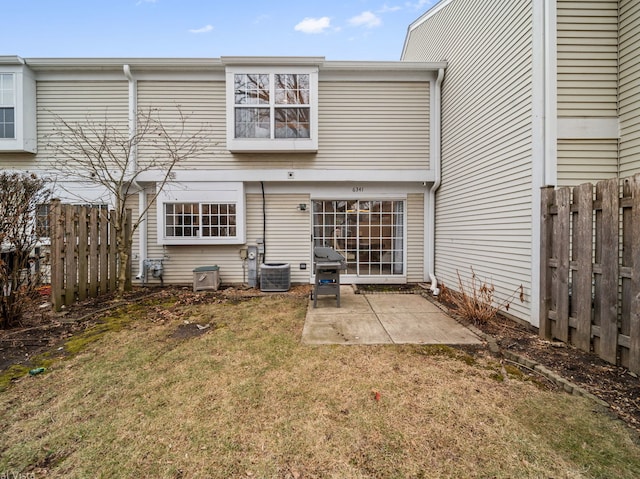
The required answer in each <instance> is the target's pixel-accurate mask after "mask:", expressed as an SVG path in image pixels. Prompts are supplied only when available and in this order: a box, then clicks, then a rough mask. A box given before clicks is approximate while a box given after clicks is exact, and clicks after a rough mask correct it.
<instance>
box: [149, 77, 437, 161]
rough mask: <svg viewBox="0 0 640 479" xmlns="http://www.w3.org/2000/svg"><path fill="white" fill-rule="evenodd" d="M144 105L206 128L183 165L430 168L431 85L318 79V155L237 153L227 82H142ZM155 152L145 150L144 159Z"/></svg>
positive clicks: (168, 118) (190, 126) (191, 128)
mask: <svg viewBox="0 0 640 479" xmlns="http://www.w3.org/2000/svg"><path fill="white" fill-rule="evenodd" d="M138 105H139V107H140V108H141V109H143V110H148V109H149V108H154V109H158V111H159V112H160V117H161V118H162V119H163V120H164V121H165V122H166V123H167V124H168V125H174V127H178V126H179V124H180V120H179V115H178V109H177V106H180V109H181V111H182V113H184V114H185V115H186V116H187V117H188V119H187V122H186V126H187V132H190V133H191V134H193V133H196V132H198V131H200V130H202V131H203V132H205V137H206V142H208V143H209V146H208V148H207V149H206V151H204V152H203V154H201V155H199V156H198V157H197V158H190V159H189V160H188V161H186V162H185V163H184V164H183V165H182V167H184V168H200V169H265V168H278V169H282V168H291V169H301V168H309V169H363V170H364V169H372V168H374V169H393V170H396V169H403V168H406V169H423V170H424V169H427V168H428V167H429V158H428V157H429V82H427V81H425V82H402V81H398V82H337V81H332V82H325V81H321V82H320V84H319V110H318V111H319V120H318V123H319V126H318V129H319V132H318V137H319V150H318V153H317V154H316V153H278V154H266V153H259V154H248V153H243V154H231V153H230V152H229V151H228V150H227V149H226V110H225V108H226V106H225V86H224V83H223V82H204V81H191V82H189V81H184V82H168V81H166V82H160V81H140V82H138ZM149 154H150V152H149V150H145V149H144V148H142V149H141V155H140V156H141V161H144V159H145V157H147V158H148V156H149Z"/></svg>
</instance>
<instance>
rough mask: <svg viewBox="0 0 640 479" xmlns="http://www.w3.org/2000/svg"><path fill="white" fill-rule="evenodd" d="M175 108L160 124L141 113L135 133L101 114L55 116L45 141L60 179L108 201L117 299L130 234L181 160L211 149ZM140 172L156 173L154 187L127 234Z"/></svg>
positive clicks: (154, 114) (155, 114) (154, 113)
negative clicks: (91, 188)
mask: <svg viewBox="0 0 640 479" xmlns="http://www.w3.org/2000/svg"><path fill="white" fill-rule="evenodd" d="M176 108H177V117H176V118H175V119H174V120H172V121H167V120H163V119H162V118H161V116H160V111H159V110H157V109H150V110H147V111H140V112H138V114H137V119H136V125H135V128H132V129H131V130H129V131H125V129H124V128H122V127H121V125H117V124H114V123H112V122H110V121H109V120H108V118H107V117H106V115H105V118H104V119H102V120H100V121H97V120H95V119H92V118H87V119H86V120H85V121H83V122H82V123H80V122H70V121H67V120H65V119H63V118H60V117H59V116H56V121H57V124H58V125H59V126H58V127H57V128H56V130H55V131H54V133H53V134H52V135H51V136H50V139H49V142H48V146H49V147H50V148H51V149H52V151H53V152H54V156H55V160H56V161H55V163H56V166H55V169H56V171H57V173H58V174H59V178H60V179H63V180H67V181H75V182H80V183H82V184H85V185H92V186H95V187H98V188H101V189H104V190H105V191H106V192H107V193H108V194H109V196H110V197H111V198H110V201H111V202H112V203H113V204H112V206H113V208H114V213H113V214H114V215H115V221H114V227H115V231H116V249H117V252H118V267H119V268H118V281H117V283H118V293H119V294H120V295H121V294H122V293H123V292H124V290H125V284H126V278H127V267H128V266H127V265H128V263H129V258H131V248H132V242H133V235H134V234H135V232H136V230H137V229H138V227H139V226H140V223H141V221H142V220H143V219H144V217H145V215H146V213H147V211H148V209H149V208H150V207H151V206H152V205H153V203H154V202H155V200H156V198H157V196H158V194H159V192H160V191H161V190H162V188H163V187H164V185H165V184H166V183H167V182H168V181H170V180H171V179H172V177H173V173H174V169H175V168H176V167H177V166H178V165H180V164H181V163H183V162H185V161H186V160H188V159H191V158H195V157H197V156H200V155H201V154H203V153H204V152H205V151H206V149H207V148H208V147H210V146H211V140H210V134H209V135H207V128H206V127H205V126H204V125H201V126H200V127H196V128H193V124H191V123H190V122H189V118H188V117H187V116H185V115H184V114H183V112H182V110H181V109H180V107H176ZM139 153H143V154H140V155H139ZM139 156H140V158H139ZM142 157H143V158H142ZM145 173H155V174H156V176H155V177H154V178H153V180H154V181H155V183H156V186H157V187H156V188H155V189H154V190H153V192H152V193H151V196H152V198H151V201H149V202H148V203H147V206H146V208H145V209H144V210H142V211H139V212H138V216H137V218H132V221H131V229H130V234H128V235H127V232H126V230H125V224H126V220H127V218H126V215H127V205H128V200H129V198H131V197H132V196H133V195H137V194H138V193H139V191H140V190H141V188H142V187H141V186H140V184H139V180H140V179H141V177H142V175H144V174H145ZM147 181H149V180H148V179H147ZM71 193H73V192H71Z"/></svg>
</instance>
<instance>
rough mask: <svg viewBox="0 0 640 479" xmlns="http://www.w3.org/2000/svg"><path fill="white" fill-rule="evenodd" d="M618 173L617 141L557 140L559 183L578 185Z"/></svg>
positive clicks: (613, 176) (614, 175)
mask: <svg viewBox="0 0 640 479" xmlns="http://www.w3.org/2000/svg"><path fill="white" fill-rule="evenodd" d="M617 175H618V140H616V139H610V140H606V139H605V140H585V139H581V140H558V186H576V185H580V184H582V183H587V182H591V183H593V182H597V181H600V180H606V179H609V178H615V177H616V176H617Z"/></svg>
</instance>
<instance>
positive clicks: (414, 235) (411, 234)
mask: <svg viewBox="0 0 640 479" xmlns="http://www.w3.org/2000/svg"><path fill="white" fill-rule="evenodd" d="M421 281H424V194H418V193H412V194H409V195H407V282H409V283H419V282H421Z"/></svg>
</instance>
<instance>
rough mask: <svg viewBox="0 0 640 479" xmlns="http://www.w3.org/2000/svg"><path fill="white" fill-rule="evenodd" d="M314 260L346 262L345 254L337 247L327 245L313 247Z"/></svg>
mask: <svg viewBox="0 0 640 479" xmlns="http://www.w3.org/2000/svg"><path fill="white" fill-rule="evenodd" d="M313 256H314V260H315V261H316V263H317V262H325V261H327V262H332V263H333V262H336V261H339V262H344V256H342V255H341V254H340V253H338V252H337V251H336V250H335V249H333V248H329V247H326V246H316V247H315V248H314V249H313Z"/></svg>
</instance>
